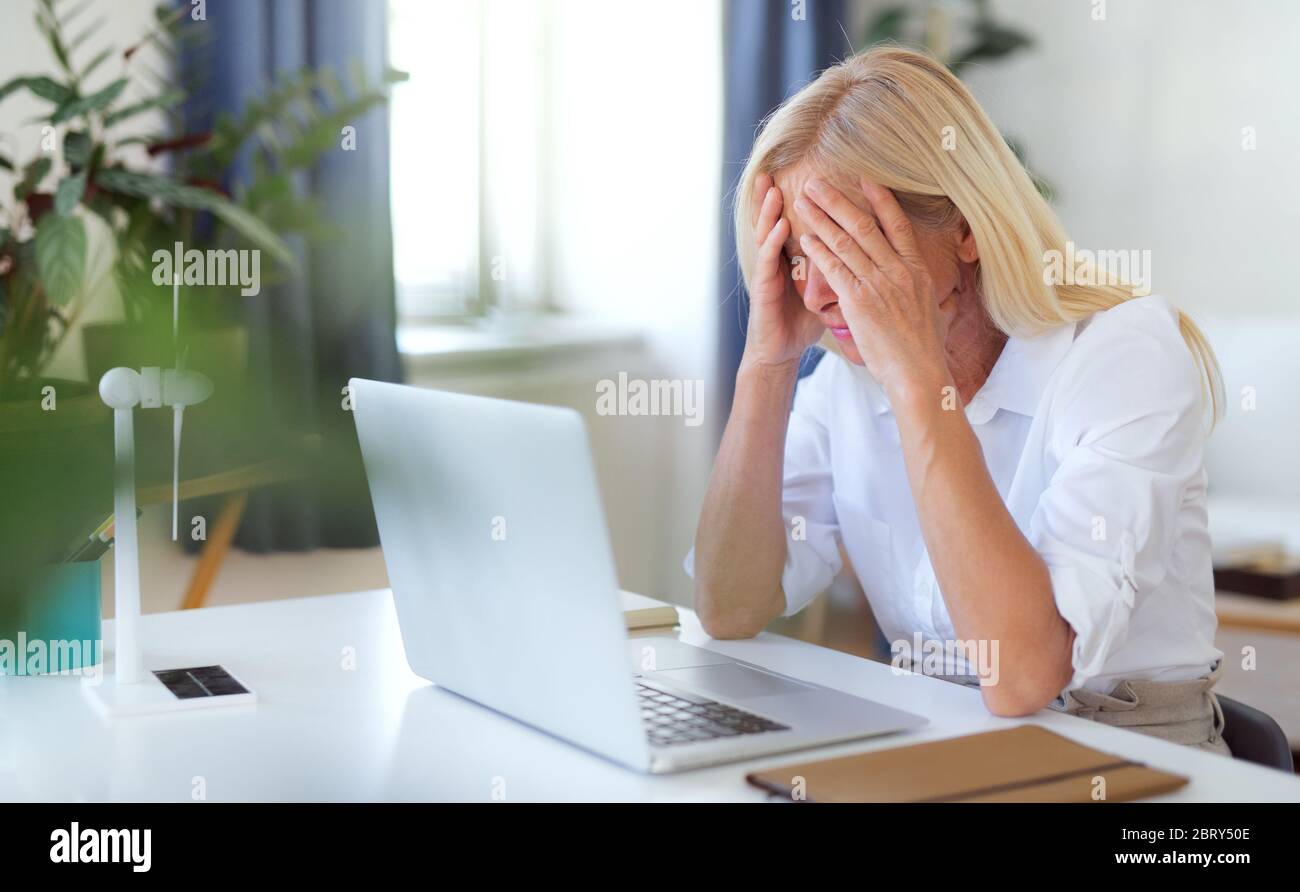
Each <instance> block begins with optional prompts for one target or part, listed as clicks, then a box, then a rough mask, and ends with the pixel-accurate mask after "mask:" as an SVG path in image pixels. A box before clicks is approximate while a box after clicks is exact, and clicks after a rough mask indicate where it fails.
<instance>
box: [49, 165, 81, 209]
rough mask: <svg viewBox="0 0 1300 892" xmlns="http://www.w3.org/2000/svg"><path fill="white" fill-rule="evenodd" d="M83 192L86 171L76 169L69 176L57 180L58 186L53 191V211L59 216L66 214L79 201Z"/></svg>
mask: <svg viewBox="0 0 1300 892" xmlns="http://www.w3.org/2000/svg"><path fill="white" fill-rule="evenodd" d="M85 194H86V171H84V170H82V171H78V172H77V173H74V174H73V175H72V176H70V177H64V178H63V180H61V181H60V182H59V188H58V189H56V190H55V192H54V212H55V213H56V214H58V215H59V216H60V217H66V216H68V214H70V213H72V209H73V208H75V207H76V206H77V205H78V204H79V203H80V202H81V196H83V195H85Z"/></svg>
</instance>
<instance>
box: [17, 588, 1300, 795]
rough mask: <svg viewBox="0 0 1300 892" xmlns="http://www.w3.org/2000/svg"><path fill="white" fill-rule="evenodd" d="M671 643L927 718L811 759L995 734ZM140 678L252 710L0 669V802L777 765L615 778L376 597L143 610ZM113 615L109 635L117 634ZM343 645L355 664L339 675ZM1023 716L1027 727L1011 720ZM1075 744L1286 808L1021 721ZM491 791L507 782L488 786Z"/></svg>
mask: <svg viewBox="0 0 1300 892" xmlns="http://www.w3.org/2000/svg"><path fill="white" fill-rule="evenodd" d="M682 618H683V628H682V631H681V638H682V639H683V640H684V641H687V642H689V643H691V644H697V645H703V646H707V647H710V648H714V649H716V650H719V651H721V652H724V653H728V654H732V655H734V656H737V657H740V658H743V659H746V660H749V661H751V662H754V663H757V664H759V665H763V666H767V667H770V668H772V669H776V670H778V671H781V672H785V673H788V674H790V675H795V676H799V677H803V678H807V679H809V680H811V681H816V682H820V683H822V684H825V685H829V686H833V687H837V688H840V689H842V690H845V691H849V692H851V693H854V694H859V695H861V696H863V697H870V698H873V699H875V700H879V701H881V702H883V703H887V704H890V705H892V706H897V707H899V708H902V709H907V710H911V711H912V712H917V713H921V714H923V715H926V716H928V717H929V718H930V720H931V724H930V725H929V726H928V727H927V728H925V729H923V730H921V731H920V732H915V733H912V734H905V735H899V736H894V737H887V738H879V739H876V740H872V741H864V742H860V743H855V744H844V745H840V746H834V747H826V748H823V749H821V750H818V751H816V752H817V755H819V756H832V755H842V754H846V753H851V752H857V751H864V750H869V749H877V748H883V747H889V746H898V745H900V744H903V743H913V742H916V741H919V740H924V739H933V738H939V737H949V736H953V735H957V734H967V733H971V732H974V731H982V730H988V729H992V728H1001V727H1007V726H1009V725H1011V724H1015V721H1012V720H1005V719H997V718H994V717H992V716H990V715H989V714H988V712H987V711H986V710H985V709H984V706H983V704H982V702H981V700H980V696H979V692H978V691H976V690H974V689H971V688H963V687H959V686H957V685H953V684H949V683H947V682H942V681H938V680H936V679H931V678H924V677H920V676H911V675H895V674H894V673H893V672H892V671H891V669H890V668H889V667H888V666H884V665H881V664H878V663H872V662H869V661H866V660H861V659H858V658H857V657H853V656H849V655H847V654H842V653H839V652H836V651H832V650H827V649H824V648H820V647H815V646H813V645H810V644H804V643H802V642H798V641H794V640H791V639H788V638H782V637H779V636H776V635H766V634H765V635H762V636H760V637H758V638H756V639H754V640H752V641H732V642H720V641H712V640H710V639H709V638H708V637H707V636H706V635H705V634H704V633H703V632H702V631H701V630H700V627H699V623H698V622H697V621H696V619H695V617H694V616H693V615H692V614H691V613H690V612H689V611H682ZM142 634H143V641H144V645H145V648H146V651H147V654H148V658H147V660H148V663H149V664H150V665H152V666H153V667H162V666H171V667H179V666H202V665H207V664H210V663H216V662H220V663H222V664H224V665H225V666H227V667H228V668H229V669H230V670H231V671H232V672H234V673H235V674H236V675H237V676H239V677H240V678H241V679H243V680H244V681H245V682H246V683H248V684H249V685H252V686H253V687H254V688H256V690H257V692H258V694H259V696H260V697H261V702H260V703H258V704H257V705H256V706H249V707H230V708H227V709H212V710H203V711H200V712H198V713H191V714H179V715H170V716H157V717H144V718H133V719H120V720H118V721H117V723H116V724H109V723H107V722H105V721H104V720H101V719H100V718H98V717H97V716H96V715H95V714H94V713H93V712H92V711H91V708H90V705H89V703H88V702H87V701H86V699H85V698H84V696H83V695H82V693H81V691H80V690H79V689H78V688H79V686H80V684H81V680H80V679H77V678H70V677H62V678H61V677H38V678H24V677H17V678H0V800H7V801H8V800H37V801H76V800H86V801H92V802H93V801H99V800H128V801H134V800H149V801H153V800H180V801H188V800H190V799H191V798H192V791H194V790H195V789H197V787H198V784H199V783H200V781H199V780H198V779H202V780H201V782H202V784H204V785H205V786H206V798H207V800H208V801H215V802H219V801H231V800H325V801H332V800H388V799H396V800H469V801H491V799H492V792H493V789H494V785H495V786H496V789H498V790H501V789H503V790H504V798H505V799H506V800H507V801H525V800H607V799H610V800H654V801H665V800H752V801H759V800H762V799H763V798H764V795H763V794H762V793H761V792H759V791H757V790H754V789H752V788H750V787H749V786H748V785H747V784H746V783H745V781H744V774H745V772H746V771H747V770H751V769H752V768H754V767H755V766H760V765H763V766H765V765H777V764H781V763H783V762H789V761H792V760H796V759H800V758H805V757H806V754H789V753H787V754H785V755H781V756H773V757H769V758H766V759H761V760H755V761H753V762H749V763H742V764H738V765H730V766H723V767H718V768H708V769H703V770H699V771H693V772H687V773H686V774H681V775H674V776H669V777H647V776H642V775H639V774H636V773H634V772H631V771H628V770H625V769H623V768H620V767H618V766H616V765H613V764H611V763H609V762H606V761H604V760H602V759H600V758H597V757H595V756H591V755H588V754H587V753H585V752H582V751H581V750H578V749H576V748H574V747H571V746H569V745H568V744H565V743H562V742H561V741H559V740H555V739H553V738H551V737H548V736H546V735H544V734H541V733H539V732H537V731H533V730H531V729H529V728H527V727H525V726H523V725H519V724H517V723H515V722H513V721H511V720H510V719H507V718H505V717H504V716H501V715H497V714H495V713H492V712H490V711H488V710H486V709H482V708H480V707H478V706H475V705H474V704H472V703H469V702H467V701H465V700H462V699H460V698H458V697H456V696H455V695H452V694H449V693H447V692H445V691H442V690H440V689H438V688H437V687H434V686H432V685H430V684H428V683H427V682H425V681H423V680H422V679H420V678H418V677H416V676H415V675H413V674H412V673H411V672H410V670H408V669H407V667H406V662H405V658H404V657H403V654H402V645H401V640H400V638H399V635H398V628H397V618H396V614H395V613H394V610H393V604H392V598H391V596H390V595H389V593H388V592H387V591H374V592H359V593H355V594H346V595H333V596H328V597H321V598H302V599H295V600H286V601H275V602H269V603H262V604H249V605H240V606H235V607H212V608H206V609H201V610H191V611H186V612H176V613H162V614H152V615H149V616H147V617H145V619H144V623H143V628H142ZM111 635H112V630H111V623H110V624H108V626H107V628H106V629H105V638H106V639H107V640H110V641H111ZM347 648H352V649H353V651H351V652H352V653H354V654H355V662H356V668H355V669H354V670H347V669H344V668H343V664H344V661H345V656H346V652H345V649H347ZM1016 721H1022V720H1016ZM1028 721H1033V722H1035V723H1037V724H1041V725H1044V726H1046V727H1050V728H1052V729H1054V730H1056V731H1059V732H1060V733H1062V734H1065V735H1067V736H1069V737H1072V738H1074V739H1076V740H1079V741H1080V742H1083V743H1087V744H1091V745H1094V746H1097V747H1099V748H1101V749H1104V750H1107V751H1110V752H1113V753H1118V754H1121V755H1124V756H1127V757H1129V758H1133V759H1138V760H1142V761H1145V762H1147V763H1149V764H1152V765H1154V766H1156V767H1159V768H1165V769H1168V770H1170V771H1176V772H1179V773H1181V774H1185V775H1188V776H1190V777H1191V778H1192V782H1191V783H1190V784H1189V785H1188V786H1186V787H1185V788H1183V789H1182V790H1181V791H1179V792H1177V793H1176V794H1174V795H1172V796H1169V797H1166V798H1168V799H1184V800H1286V801H1300V779H1298V778H1295V777H1288V776H1286V775H1284V774H1282V773H1280V772H1277V771H1273V770H1269V769H1265V768H1260V767H1257V766H1254V765H1250V764H1247V763H1244V762H1240V761H1237V760H1231V759H1226V758H1223V757H1221V756H1216V755H1212V754H1208V753H1203V752H1199V751H1196V750H1191V749H1187V748H1184V747H1180V746H1176V745H1174V744H1169V743H1165V742H1163V741H1159V740H1155V739H1152V738H1149V737H1144V736H1142V735H1139V734H1135V733H1132V732H1128V731H1122V730H1118V729H1115V728H1109V727H1105V726H1103V725H1098V724H1095V723H1093V722H1088V721H1084V720H1082V719H1075V718H1071V717H1069V716H1063V715H1057V714H1054V713H1046V712H1045V713H1042V714H1040V715H1038V716H1035V717H1033V718H1032V719H1029V720H1028ZM501 781H504V787H502V783H501Z"/></svg>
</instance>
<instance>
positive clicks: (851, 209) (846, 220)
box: [805, 179, 906, 282]
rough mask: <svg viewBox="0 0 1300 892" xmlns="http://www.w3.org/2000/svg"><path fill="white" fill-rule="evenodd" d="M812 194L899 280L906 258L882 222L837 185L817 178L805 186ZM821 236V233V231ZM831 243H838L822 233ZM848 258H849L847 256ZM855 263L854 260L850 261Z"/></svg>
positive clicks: (883, 267) (830, 214)
mask: <svg viewBox="0 0 1300 892" xmlns="http://www.w3.org/2000/svg"><path fill="white" fill-rule="evenodd" d="M805 188H806V189H807V191H808V195H809V197H810V198H811V199H812V200H813V201H815V202H816V203H817V205H818V206H819V207H820V208H822V210H823V211H824V212H825V213H826V215H827V216H829V217H830V218H831V219H832V220H834V221H835V223H836V225H838V226H839V227H840V229H842V230H843V231H844V232H846V233H847V234H848V235H849V236H850V237H852V239H853V240H854V241H855V242H856V243H857V245H858V247H859V248H861V250H862V251H863V252H864V253H865V254H866V255H867V257H868V258H869V259H870V261H871V263H872V264H873V265H874V266H876V267H878V268H879V269H880V270H881V271H882V272H883V273H884V274H885V275H886V276H888V277H889V278H890V279H891V280H893V281H895V282H897V281H899V280H900V278H901V276H902V275H903V274H904V273H905V272H906V267H905V266H904V264H903V261H902V258H901V257H899V255H898V252H897V251H895V250H894V248H893V246H892V245H891V244H890V242H889V240H888V239H887V238H886V236H885V233H884V232H882V231H881V228H880V224H879V223H877V222H876V218H875V217H873V216H872V215H871V214H869V213H867V212H865V211H863V210H862V209H861V208H859V207H858V206H857V205H856V204H854V203H853V202H851V201H849V199H848V198H847V197H845V195H844V194H843V193H842V192H840V191H839V190H838V189H836V188H835V187H834V186H831V185H828V184H827V183H825V182H823V181H821V180H817V179H813V180H810V181H809V182H808V185H807V186H806V187H805ZM818 234H819V235H821V233H818ZM822 237H823V240H826V241H827V244H829V245H831V247H832V248H834V246H835V243H834V242H831V241H829V240H827V239H826V238H825V236H822ZM845 259H846V260H847V258H845ZM850 266H852V263H850Z"/></svg>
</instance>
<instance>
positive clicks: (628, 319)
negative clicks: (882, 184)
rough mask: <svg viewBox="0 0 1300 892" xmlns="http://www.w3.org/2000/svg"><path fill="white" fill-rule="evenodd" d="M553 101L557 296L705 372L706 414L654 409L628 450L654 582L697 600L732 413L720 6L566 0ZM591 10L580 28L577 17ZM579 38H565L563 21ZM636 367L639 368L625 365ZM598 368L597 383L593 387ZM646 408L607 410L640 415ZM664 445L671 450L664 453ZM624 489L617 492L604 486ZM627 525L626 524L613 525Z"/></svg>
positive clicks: (696, 372)
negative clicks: (724, 405) (650, 528)
mask: <svg viewBox="0 0 1300 892" xmlns="http://www.w3.org/2000/svg"><path fill="white" fill-rule="evenodd" d="M556 13H557V17H558V22H557V24H558V25H559V27H557V28H556V29H555V34H556V35H557V37H559V40H558V41H557V44H556V45H555V46H554V48H553V59H554V61H555V66H554V70H553V73H552V77H553V89H554V95H556V96H558V97H560V101H559V103H558V104H557V106H556V107H555V108H553V109H552V110H551V113H552V115H553V117H552V119H551V124H550V126H551V133H552V138H553V143H552V146H551V152H550V154H551V158H552V159H553V164H554V178H553V180H552V181H551V183H550V184H549V186H548V189H549V202H550V203H551V205H552V208H553V213H554V220H555V222H556V232H557V237H556V238H555V239H554V243H553V244H552V245H551V246H550V247H551V252H550V255H549V263H550V264H551V269H552V273H553V277H554V278H553V281H554V290H555V298H556V300H557V301H558V302H560V303H561V304H562V305H563V306H565V307H566V308H569V309H574V310H578V311H581V312H583V313H591V314H597V315H610V314H612V315H614V316H615V317H616V318H618V319H619V320H620V321H621V322H624V323H627V324H632V325H636V326H637V327H639V328H640V329H641V330H643V331H644V332H645V333H646V337H647V342H648V349H649V353H650V368H651V369H653V374H655V375H656V376H657V377H664V378H680V379H688V380H703V381H704V398H705V409H706V413H705V415H704V423H703V424H701V425H699V426H697V427H688V426H686V425H685V424H683V421H682V419H681V418H657V419H653V421H652V422H651V423H652V425H653V427H655V428H656V429H657V430H656V433H657V434H661V435H662V436H654V437H650V436H647V437H645V438H643V439H642V440H641V446H640V449H639V450H638V454H634V455H629V456H625V457H624V459H625V461H624V464H625V466H626V467H627V468H628V469H629V471H628V472H629V473H633V474H637V473H639V474H651V473H659V474H662V473H663V472H662V471H657V469H659V468H662V467H663V464H662V463H663V461H664V460H665V459H666V460H667V462H668V471H667V475H666V476H661V477H660V478H659V479H660V480H661V481H662V485H661V487H660V492H661V502H660V504H659V505H651V506H645V508H644V509H643V510H651V511H656V512H659V514H660V517H661V520H660V523H659V524H658V526H659V534H658V538H659V541H658V542H656V543H648V544H649V545H650V546H651V547H652V548H653V551H654V554H655V556H656V557H655V560H656V561H657V563H658V566H659V567H660V574H661V575H660V579H659V582H658V585H657V587H656V589H655V590H654V591H649V592H646V593H647V594H652V595H659V596H662V597H669V598H673V599H676V600H681V601H686V600H689V597H690V580H689V579H688V578H687V577H686V575H685V573H684V572H683V571H682V569H681V560H682V557H683V556H684V555H685V553H686V550H687V549H688V548H689V547H690V545H691V542H692V541H693V539H694V534H695V522H696V518H697V515H698V509H699V502H700V499H701V497H702V496H703V492H704V485H705V482H706V480H707V475H708V471H709V468H710V466H711V462H712V456H713V450H714V448H715V446H716V436H717V432H718V431H719V430H720V429H721V425H722V423H723V422H724V421H725V419H719V418H716V417H714V414H715V413H714V412H713V411H712V409H713V406H714V405H715V400H716V395H717V393H718V382H717V380H716V374H715V369H716V362H715V356H716V352H717V351H716V340H717V331H716V317H717V305H718V299H717V295H716V284H715V283H716V281H717V240H718V226H719V218H720V215H721V213H722V211H721V208H722V199H721V197H720V190H721V185H720V177H721V165H720V160H719V159H720V158H721V154H722V56H721V51H720V48H721V42H722V33H721V32H722V6H721V3H720V2H719V0H699V2H693V3H691V4H688V5H686V6H679V5H676V4H672V5H668V6H654V5H649V6H648V5H645V4H642V3H610V2H608V0H559V2H558V3H557V4H556ZM583 22H585V23H586V28H585V31H586V32H589V33H587V34H585V36H584V28H583V27H580V26H579V25H580V23H583ZM565 35H567V36H568V38H569V39H571V40H581V41H582V44H581V46H573V45H566V43H565V40H564V37H565ZM629 373H630V374H635V372H632V371H631V370H629ZM594 385H595V382H594V381H593V382H592V392H591V399H592V401H593V402H594V400H595V389H594ZM647 421H650V420H648V419H635V418H602V419H599V420H598V422H597V423H599V424H604V425H610V426H617V425H625V426H638V425H642V424H643V423H644V422H647ZM665 451H666V455H664V454H662V453H663V452H665ZM606 498H607V501H608V500H609V499H610V498H614V499H617V498H619V494H618V493H607V494H606ZM616 535H617V531H616Z"/></svg>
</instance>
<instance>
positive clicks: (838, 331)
mask: <svg viewBox="0 0 1300 892" xmlns="http://www.w3.org/2000/svg"><path fill="white" fill-rule="evenodd" d="M827 327H828V328H829V329H830V333H831V334H832V335H834V336H835V339H836V340H837V341H851V340H853V332H851V331H849V330H848V329H847V328H836V327H835V326H833V325H831V326H827Z"/></svg>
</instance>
